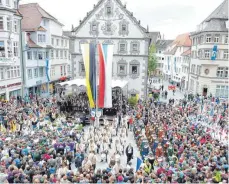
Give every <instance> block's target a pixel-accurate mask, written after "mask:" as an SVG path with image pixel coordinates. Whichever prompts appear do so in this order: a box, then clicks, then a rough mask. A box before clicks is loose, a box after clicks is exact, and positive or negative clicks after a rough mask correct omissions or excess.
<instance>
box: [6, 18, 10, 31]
mask: <svg viewBox="0 0 229 184" xmlns="http://www.w3.org/2000/svg"><path fill="white" fill-rule="evenodd" d="M7 31H11V20H10V17H7Z"/></svg>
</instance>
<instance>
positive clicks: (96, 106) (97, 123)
mask: <svg viewBox="0 0 229 184" xmlns="http://www.w3.org/2000/svg"><path fill="white" fill-rule="evenodd" d="M97 42H98V36H97V35H96V37H95V56H96V58H95V70H96V71H95V73H96V79H95V81H96V88H95V89H96V102H95V103H96V104H95V108H96V109H95V121H96V126H97V127H99V117H97V115H98V94H99V93H98V68H97V67H98V59H97V58H98V51H97V50H98V49H97V48H98V45H97Z"/></svg>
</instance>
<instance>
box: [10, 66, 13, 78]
mask: <svg viewBox="0 0 229 184" xmlns="http://www.w3.org/2000/svg"><path fill="white" fill-rule="evenodd" d="M10 75H11V78H14V68H13V67H10Z"/></svg>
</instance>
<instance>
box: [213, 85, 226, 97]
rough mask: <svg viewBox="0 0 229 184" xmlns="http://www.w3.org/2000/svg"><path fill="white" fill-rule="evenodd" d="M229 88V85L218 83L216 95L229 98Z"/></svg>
mask: <svg viewBox="0 0 229 184" xmlns="http://www.w3.org/2000/svg"><path fill="white" fill-rule="evenodd" d="M228 90H229V89H228V86H221V85H217V86H216V93H215V96H216V97H224V98H228Z"/></svg>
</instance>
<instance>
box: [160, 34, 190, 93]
mask: <svg viewBox="0 0 229 184" xmlns="http://www.w3.org/2000/svg"><path fill="white" fill-rule="evenodd" d="M190 49H191V40H190V38H189V33H185V34H181V35H178V36H177V37H176V39H175V40H174V41H173V42H172V43H171V44H170V45H168V47H167V49H166V51H165V52H164V55H165V62H164V68H163V76H164V79H165V80H169V81H170V82H172V83H174V84H176V85H177V86H178V87H180V88H181V89H184V90H185V89H186V90H187V88H188V79H189V68H188V67H189V60H188V55H189V54H190Z"/></svg>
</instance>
